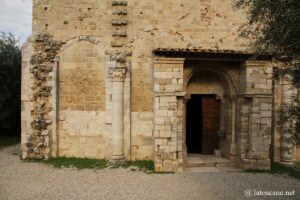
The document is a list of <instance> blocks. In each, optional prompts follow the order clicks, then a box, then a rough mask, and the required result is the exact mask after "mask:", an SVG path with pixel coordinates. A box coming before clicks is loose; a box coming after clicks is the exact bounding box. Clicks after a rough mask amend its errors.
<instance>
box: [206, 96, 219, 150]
mask: <svg viewBox="0 0 300 200" xmlns="http://www.w3.org/2000/svg"><path fill="white" fill-rule="evenodd" d="M202 124H203V126H202V153H203V154H213V153H214V149H218V148H219V140H218V129H219V101H218V100H216V97H215V96H203V98H202Z"/></svg>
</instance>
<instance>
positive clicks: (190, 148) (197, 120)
mask: <svg viewBox="0 0 300 200" xmlns="http://www.w3.org/2000/svg"><path fill="white" fill-rule="evenodd" d="M202 97H203V95H192V96H191V99H190V100H189V101H188V102H187V105H186V145H187V152H188V153H202Z"/></svg>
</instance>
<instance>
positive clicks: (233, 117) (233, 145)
mask: <svg viewBox="0 0 300 200" xmlns="http://www.w3.org/2000/svg"><path fill="white" fill-rule="evenodd" d="M235 127H236V99H235V98H233V99H232V100H231V145H230V154H231V155H236V151H237V149H236V138H235V135H236V129H235Z"/></svg>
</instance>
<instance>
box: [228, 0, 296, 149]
mask: <svg viewBox="0 0 300 200" xmlns="http://www.w3.org/2000/svg"><path fill="white" fill-rule="evenodd" d="M234 5H235V6H236V7H237V8H239V9H243V10H244V11H246V13H247V14H248V19H249V21H248V23H247V24H245V25H244V26H243V27H242V28H241V36H243V37H246V38H251V39H252V41H253V47H254V49H255V51H256V52H258V53H260V54H261V53H263V54H270V55H272V56H273V58H274V59H275V60H277V61H280V62H283V63H284V64H285V66H287V67H286V68H285V70H284V73H285V75H288V76H289V77H291V82H292V86H293V87H294V88H295V89H298V93H299V92H300V37H299V36H300V1H299V0H234ZM299 104H300V95H299V94H298V95H294V96H293V97H292V98H291V103H290V104H288V105H285V106H284V107H283V109H282V119H281V120H282V121H281V122H282V123H283V128H284V129H283V134H285V133H287V134H289V135H291V138H290V139H291V141H292V142H293V143H294V144H295V143H299V142H300V130H299V129H300V105H299Z"/></svg>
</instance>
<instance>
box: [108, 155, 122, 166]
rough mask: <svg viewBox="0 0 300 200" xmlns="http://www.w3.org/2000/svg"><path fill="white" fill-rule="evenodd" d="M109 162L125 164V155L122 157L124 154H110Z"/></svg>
mask: <svg viewBox="0 0 300 200" xmlns="http://www.w3.org/2000/svg"><path fill="white" fill-rule="evenodd" d="M109 162H110V163H111V164H125V163H126V160H125V157H124V156H119V155H112V156H111V157H110V160H109Z"/></svg>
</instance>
